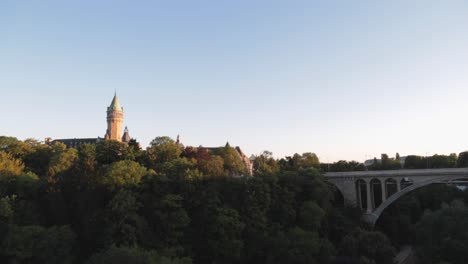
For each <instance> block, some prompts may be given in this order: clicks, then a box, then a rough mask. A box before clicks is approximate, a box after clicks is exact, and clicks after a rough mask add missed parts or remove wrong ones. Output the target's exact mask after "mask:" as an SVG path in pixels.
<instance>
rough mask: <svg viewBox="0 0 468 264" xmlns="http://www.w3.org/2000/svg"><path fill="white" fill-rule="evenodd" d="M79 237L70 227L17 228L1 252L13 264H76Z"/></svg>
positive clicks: (9, 236) (8, 235)
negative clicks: (75, 254) (76, 248)
mask: <svg viewBox="0 0 468 264" xmlns="http://www.w3.org/2000/svg"><path fill="white" fill-rule="evenodd" d="M75 245H76V235H75V233H74V232H73V231H72V230H71V229H70V228H69V227H67V226H52V227H50V228H44V227H41V226H14V227H13V228H12V230H11V232H8V234H7V235H6V237H5V238H4V241H3V247H2V249H1V250H0V251H1V252H0V253H1V255H3V256H8V259H9V261H10V263H51V264H62V263H64V264H67V263H73V262H74V255H73V254H72V253H73V251H74V247H75Z"/></svg>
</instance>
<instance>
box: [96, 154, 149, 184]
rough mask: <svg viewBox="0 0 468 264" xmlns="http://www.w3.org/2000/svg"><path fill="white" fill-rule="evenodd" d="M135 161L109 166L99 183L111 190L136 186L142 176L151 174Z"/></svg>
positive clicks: (115, 163) (125, 161)
mask: <svg viewBox="0 0 468 264" xmlns="http://www.w3.org/2000/svg"><path fill="white" fill-rule="evenodd" d="M152 173H154V172H152V171H151V170H148V169H146V168H145V167H143V166H141V165H140V164H138V163H137V162H135V161H131V160H123V161H117V162H114V163H112V164H111V165H109V166H108V167H107V168H106V169H105V173H104V174H103V175H102V176H101V178H100V180H99V182H100V183H102V184H104V185H106V186H109V187H111V188H118V187H123V186H129V185H138V184H139V183H140V181H141V179H142V178H143V176H145V175H148V174H152Z"/></svg>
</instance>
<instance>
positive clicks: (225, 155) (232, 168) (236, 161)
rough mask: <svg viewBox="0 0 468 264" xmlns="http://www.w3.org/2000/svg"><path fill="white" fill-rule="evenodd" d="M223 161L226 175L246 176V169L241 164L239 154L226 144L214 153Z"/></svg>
mask: <svg viewBox="0 0 468 264" xmlns="http://www.w3.org/2000/svg"><path fill="white" fill-rule="evenodd" d="M215 154H217V155H219V156H220V157H221V158H222V159H223V160H224V170H225V171H226V172H227V173H226V174H227V175H231V176H233V175H235V176H237V175H246V174H247V168H246V167H245V165H244V163H243V162H242V159H241V157H240V156H239V153H238V152H237V150H236V149H235V148H232V147H231V146H229V144H226V146H225V147H223V148H219V149H218V150H217V151H216V153H215Z"/></svg>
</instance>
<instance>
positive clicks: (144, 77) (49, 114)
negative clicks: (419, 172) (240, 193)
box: [0, 0, 468, 162]
mask: <svg viewBox="0 0 468 264" xmlns="http://www.w3.org/2000/svg"><path fill="white" fill-rule="evenodd" d="M467 13H468V2H467V1H455V0H447V1H432V0H424V1H419V0H414V1H407V0H394V1H372V0H369V1H360V0H356V1H348V0H341V1H338V0H323V1H318V0H317V1H310V0H305V1H299V0H297V1H296V0H282V1H279V0H236V1H232V0H230V1H228V0H197V1H193V0H185V1H184V0H171V1H158V0H154V1H143V0H142V1H130V0H127V1H124V0H112V1H111V0H100V1H95V0H82V1H61V0H60V1H51V0H43V1H33V0H31V1H27V0H26V1H16V0H3V1H0V120H1V122H0V135H7V136H15V137H17V138H19V139H26V138H36V139H39V140H43V139H44V138H45V137H51V138H82V137H97V136H100V137H103V136H104V134H105V132H106V107H107V106H108V105H109V104H110V103H111V100H112V97H113V95H114V92H115V91H117V94H118V96H119V98H120V102H121V104H122V106H123V107H124V112H125V121H124V123H125V125H127V126H128V128H129V130H130V133H131V135H132V136H133V137H135V138H136V139H137V140H138V141H140V142H141V143H142V145H143V146H147V145H148V143H149V142H150V141H151V140H152V139H153V138H155V137H157V136H170V137H172V138H175V137H176V136H177V134H180V135H181V139H182V141H183V143H184V144H185V145H191V146H199V145H203V146H221V145H224V144H225V143H226V142H227V141H229V143H230V144H231V145H234V146H240V147H241V148H242V149H243V150H244V152H246V153H247V154H248V155H250V154H260V153H261V152H263V151H264V150H269V151H271V152H273V154H274V156H275V157H278V158H280V157H284V156H287V155H292V154H294V153H304V152H314V153H316V154H317V155H318V156H319V158H320V159H321V161H323V162H333V161H338V160H358V161H363V160H365V159H368V158H373V157H375V156H377V157H379V156H380V154H381V153H388V154H389V155H390V156H391V157H392V156H394V155H395V153H396V152H399V153H400V155H401V156H404V155H409V154H418V155H433V154H449V153H454V152H461V151H464V150H467V149H468V34H467V33H468V32H467V28H468V16H467V15H466V14H467Z"/></svg>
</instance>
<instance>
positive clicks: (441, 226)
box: [416, 200, 468, 264]
mask: <svg viewBox="0 0 468 264" xmlns="http://www.w3.org/2000/svg"><path fill="white" fill-rule="evenodd" d="M467 222H468V208H467V207H466V206H465V204H464V203H463V202H461V201H457V200H455V201H453V202H452V203H450V205H448V204H443V205H442V208H441V209H439V210H436V211H430V210H428V211H426V212H425V213H424V215H423V217H422V218H421V220H420V221H419V223H418V224H417V225H416V243H417V245H418V247H417V249H418V252H419V253H420V254H419V255H420V256H421V258H422V261H423V262H424V263H438V262H449V263H453V264H462V263H466V252H467V251H468V233H467V232H465V231H464V230H465V228H466V223H467Z"/></svg>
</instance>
